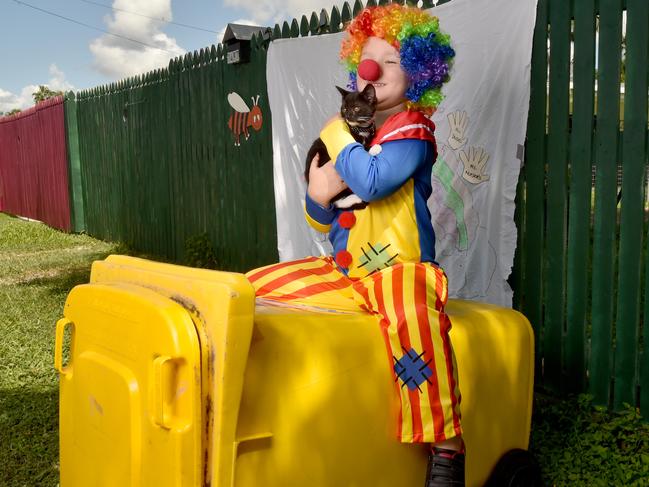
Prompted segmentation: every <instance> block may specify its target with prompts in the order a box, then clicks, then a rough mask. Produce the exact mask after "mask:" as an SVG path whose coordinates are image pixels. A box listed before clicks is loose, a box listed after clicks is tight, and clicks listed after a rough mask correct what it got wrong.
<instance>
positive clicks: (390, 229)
mask: <svg viewBox="0 0 649 487" xmlns="http://www.w3.org/2000/svg"><path fill="white" fill-rule="evenodd" d="M434 130H435V125H434V123H433V122H432V121H431V120H429V119H428V118H426V117H425V116H424V115H423V114H422V113H421V112H417V111H404V112H399V113H397V114H394V115H392V116H391V117H390V118H388V119H387V120H386V121H385V123H384V124H383V125H382V127H381V129H380V130H379V131H378V132H377V133H376V135H375V137H374V139H373V141H372V148H371V149H370V150H369V151H366V150H365V149H364V147H363V146H362V145H361V144H359V143H357V142H356V141H355V140H354V138H353V137H352V136H351V134H350V133H349V131H348V129H347V126H346V125H345V123H344V122H343V121H342V120H337V121H335V122H332V123H330V124H329V125H327V127H325V128H324V130H323V131H322V133H321V134H320V137H321V139H322V140H323V142H324V143H325V145H326V146H327V151H328V152H329V155H330V156H331V159H332V161H335V167H336V171H337V172H338V173H339V174H340V176H341V178H342V179H343V180H344V181H345V183H346V184H347V185H348V186H349V188H350V189H351V190H352V191H353V192H354V193H355V194H356V195H357V196H358V197H360V198H361V199H362V200H363V201H366V202H368V205H367V206H366V207H365V208H363V209H359V210H352V211H349V210H345V209H343V208H337V207H335V206H334V205H333V204H330V205H329V207H327V208H325V207H323V206H321V205H318V204H317V203H315V202H314V201H313V200H312V199H311V198H309V196H308V194H307V196H306V219H307V221H308V222H309V223H310V224H311V226H313V227H314V228H315V229H316V230H318V231H320V232H328V233H329V239H330V241H331V243H332V245H333V247H334V258H335V260H336V263H337V264H338V266H339V267H340V268H341V270H342V271H343V272H345V273H346V274H347V275H348V276H349V277H351V278H362V277H365V276H367V275H369V274H372V273H374V272H376V271H378V270H380V269H384V268H386V267H389V266H390V265H392V264H395V263H397V262H435V234H434V231H433V226H432V223H431V219H430V212H429V210H428V207H427V205H426V201H427V200H428V198H429V197H430V195H431V193H432V187H431V171H432V167H433V163H434V162H435V158H436V156H437V151H436V146H435V138H434V135H433V134H434Z"/></svg>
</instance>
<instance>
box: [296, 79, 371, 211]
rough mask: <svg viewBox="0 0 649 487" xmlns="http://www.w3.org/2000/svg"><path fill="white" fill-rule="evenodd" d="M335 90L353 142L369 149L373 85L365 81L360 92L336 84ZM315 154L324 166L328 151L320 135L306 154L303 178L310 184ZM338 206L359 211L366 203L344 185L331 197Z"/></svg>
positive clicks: (319, 165)
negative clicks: (340, 96) (343, 187)
mask: <svg viewBox="0 0 649 487" xmlns="http://www.w3.org/2000/svg"><path fill="white" fill-rule="evenodd" d="M336 89H337V90H338V91H339V92H340V94H341V95H342V97H343V100H342V106H341V107H340V116H341V117H342V118H343V119H344V120H345V122H346V123H347V126H348V127H349V131H350V132H351V134H352V137H354V139H356V142H359V143H361V144H363V146H364V147H365V149H366V150H367V149H369V145H370V142H371V141H372V139H373V138H374V131H375V127H374V112H375V111H376V90H375V89H374V86H372V85H371V84H368V85H367V86H366V87H365V89H364V90H363V91H361V92H358V91H347V90H344V89H342V88H340V87H338V86H336ZM316 154H319V155H320V159H319V160H318V167H321V166H323V165H324V164H325V163H326V162H327V161H329V159H331V158H330V157H329V153H328V152H327V148H326V147H325V145H324V143H323V142H322V139H320V138H319V137H318V138H317V139H316V140H315V141H314V142H313V144H312V145H311V149H309V153H308V154H307V156H306V169H305V170H304V177H305V178H306V182H307V184H308V183H309V169H310V168H311V161H312V160H313V158H314V157H315V155H316ZM331 202H332V203H334V205H335V206H337V207H338V208H346V209H350V210H358V209H361V208H365V207H366V206H367V203H365V202H364V201H362V200H361V199H360V198H359V197H358V196H356V195H355V194H354V193H352V190H351V189H349V188H346V189H344V190H342V191H341V192H340V193H338V194H337V195H336V196H335V197H334V198H332V200H331Z"/></svg>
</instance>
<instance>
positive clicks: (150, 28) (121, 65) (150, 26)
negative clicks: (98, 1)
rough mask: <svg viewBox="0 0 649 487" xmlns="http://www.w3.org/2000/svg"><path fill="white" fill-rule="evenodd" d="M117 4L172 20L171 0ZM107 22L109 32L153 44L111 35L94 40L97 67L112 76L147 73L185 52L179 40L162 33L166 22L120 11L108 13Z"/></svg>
mask: <svg viewBox="0 0 649 487" xmlns="http://www.w3.org/2000/svg"><path fill="white" fill-rule="evenodd" d="M113 7H114V8H116V9H123V10H128V11H131V12H138V13H141V14H143V15H147V16H149V17H155V18H159V19H165V20H172V15H171V0H114V1H113ZM104 21H105V22H106V25H107V26H108V31H110V32H112V33H114V34H118V35H120V36H122V37H128V38H129V39H134V40H136V41H139V42H142V43H144V44H148V45H149V46H153V47H147V46H144V45H142V44H138V43H135V42H131V41H128V40H126V39H122V38H118V37H114V36H111V35H108V34H104V35H103V36H101V37H98V38H97V39H95V40H93V41H92V42H91V43H90V51H91V52H92V53H93V55H94V57H95V59H94V66H95V68H96V69H97V70H98V71H99V72H101V73H102V74H104V75H106V76H108V77H110V78H114V79H118V78H123V77H126V76H133V75H136V74H141V73H146V72H147V71H151V70H152V69H156V68H160V67H162V66H166V65H167V64H168V63H169V59H171V58H172V57H176V56H179V55H181V54H184V53H185V50H184V49H183V48H182V47H180V46H179V45H178V43H177V42H176V39H174V38H173V37H169V36H168V35H167V34H165V33H164V32H162V30H161V27H163V26H164V23H162V22H157V21H155V20H152V19H149V18H146V17H141V16H138V15H133V14H130V13H127V12H120V11H114V12H113V13H111V14H110V15H107V16H106V17H105V18H104ZM156 48H157V49H156Z"/></svg>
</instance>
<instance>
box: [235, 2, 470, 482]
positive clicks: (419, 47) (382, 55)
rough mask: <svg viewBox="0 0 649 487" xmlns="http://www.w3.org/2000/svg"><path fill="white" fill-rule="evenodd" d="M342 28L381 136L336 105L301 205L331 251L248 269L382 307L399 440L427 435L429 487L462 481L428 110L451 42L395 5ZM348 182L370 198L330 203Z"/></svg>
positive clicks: (310, 300) (270, 292)
mask: <svg viewBox="0 0 649 487" xmlns="http://www.w3.org/2000/svg"><path fill="white" fill-rule="evenodd" d="M347 34H348V36H347V38H346V39H345V40H344V42H343V45H342V49H341V58H342V59H343V61H344V62H345V64H346V66H347V68H348V71H349V76H350V87H351V88H352V89H358V90H359V91H360V90H363V89H364V88H365V87H366V86H367V85H368V84H372V85H373V86H374V88H375V90H376V95H377V110H376V114H375V125H376V135H375V137H374V140H373V142H372V147H371V149H370V150H369V151H366V150H365V148H364V147H363V146H362V145H361V144H359V143H358V142H356V141H355V140H354V138H353V137H352V135H351V134H350V133H349V129H348V127H347V125H346V124H345V123H344V121H343V120H342V119H341V118H340V117H339V116H335V117H333V118H332V119H331V120H330V121H329V122H328V123H327V124H326V125H325V127H324V128H323V130H322V132H321V134H320V137H321V139H322V140H323V142H324V143H325V145H326V147H327V151H328V153H329V155H330V156H331V161H330V162H328V163H326V164H324V165H323V166H322V167H318V164H317V160H314V161H313V162H314V163H312V164H311V169H310V173H309V176H310V178H309V185H308V188H307V194H306V198H305V199H306V203H305V216H306V219H307V221H308V223H309V224H310V225H311V226H312V227H313V228H315V229H316V230H318V231H320V232H324V233H328V234H329V239H330V241H331V243H332V245H333V248H334V255H333V257H311V258H307V259H302V260H300V261H295V262H284V263H281V264H275V265H271V266H267V267H264V268H262V269H257V270H254V271H251V272H249V273H248V274H247V276H248V278H249V280H250V281H251V282H252V284H253V286H254V287H255V290H256V293H257V296H259V297H264V298H266V299H275V300H279V301H284V302H286V301H291V302H299V303H302V304H310V305H316V306H325V307H328V308H331V307H334V308H335V307H338V308H347V309H349V308H355V309H358V308H360V309H362V310H364V311H366V312H368V313H371V314H373V315H375V316H376V318H377V324H378V329H379V330H380V331H381V333H382V334H383V337H384V341H385V344H386V347H387V351H388V354H389V356H390V357H391V363H390V370H391V373H392V377H393V380H394V383H395V391H396V394H397V395H398V398H399V401H400V413H399V418H398V420H397V436H398V438H399V440H400V441H402V442H405V443H426V444H429V445H430V450H431V453H430V456H429V464H428V472H427V473H426V481H425V482H426V483H425V485H426V487H433V486H441V485H464V445H463V442H462V430H461V425H460V391H459V385H458V379H457V372H456V371H457V367H456V365H455V357H454V354H453V350H452V347H451V342H450V338H449V330H450V328H451V324H450V321H449V319H448V317H447V315H446V314H445V312H444V304H445V303H446V300H447V281H446V276H445V274H444V272H443V271H442V270H441V269H440V268H439V266H438V265H437V264H436V263H435V235H434V232H433V227H432V223H431V217H430V213H429V210H428V207H427V205H426V201H427V200H428V198H429V197H430V195H431V192H432V188H431V171H432V166H433V163H434V162H435V158H436V157H437V151H436V145H435V137H434V130H435V125H434V124H433V122H432V121H431V120H430V119H429V118H427V115H431V114H432V113H433V112H434V111H435V109H436V107H437V105H438V104H439V103H440V101H441V100H442V98H443V97H442V94H441V87H442V85H443V83H445V82H446V81H448V79H449V74H448V73H449V68H450V63H451V61H452V58H453V57H454V55H455V53H454V51H453V49H452V48H451V47H450V39H449V37H448V36H447V35H445V34H444V33H442V32H441V31H440V29H439V23H438V20H437V19H436V18H435V17H431V16H430V15H429V14H427V13H425V12H423V11H421V10H419V9H417V8H410V7H403V6H401V5H398V4H391V5H388V6H384V7H368V8H366V9H364V10H363V11H362V12H361V13H360V14H359V15H358V16H357V17H356V19H354V20H353V21H352V22H351V24H350V25H349V26H348V28H347ZM316 157H317V156H316ZM346 187H349V188H350V189H351V190H352V191H353V192H354V193H355V194H356V195H358V196H359V197H360V198H362V199H363V200H364V201H366V202H368V205H367V207H365V208H363V209H360V210H354V211H347V210H341V209H338V208H335V207H334V206H333V205H332V204H331V199H332V198H333V197H334V196H335V195H337V194H338V193H340V191H342V190H343V189H345V188H346ZM415 363H416V364H418V366H417V367H416V368H413V367H412V366H411V365H412V364H415ZM419 364H421V365H419ZM386 380H388V379H387V378H386Z"/></svg>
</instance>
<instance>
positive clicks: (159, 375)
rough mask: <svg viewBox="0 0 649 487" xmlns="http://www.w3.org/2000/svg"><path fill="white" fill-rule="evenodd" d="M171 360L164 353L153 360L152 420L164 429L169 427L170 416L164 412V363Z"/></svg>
mask: <svg viewBox="0 0 649 487" xmlns="http://www.w3.org/2000/svg"><path fill="white" fill-rule="evenodd" d="M172 360H173V359H172V358H171V357H167V356H166V355H161V356H159V357H156V358H155V359H154V360H153V421H154V422H155V423H156V424H157V425H159V426H161V427H163V428H165V429H171V417H170V415H169V414H165V413H166V411H165V394H164V391H165V385H166V383H165V379H164V365H165V364H166V363H167V362H171V361H172Z"/></svg>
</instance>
